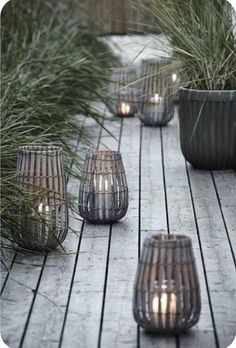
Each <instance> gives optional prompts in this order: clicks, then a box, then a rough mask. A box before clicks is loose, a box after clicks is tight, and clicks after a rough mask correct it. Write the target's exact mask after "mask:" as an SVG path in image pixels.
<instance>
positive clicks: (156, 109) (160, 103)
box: [149, 93, 165, 119]
mask: <svg viewBox="0 0 236 348" xmlns="http://www.w3.org/2000/svg"><path fill="white" fill-rule="evenodd" d="M149 112H150V113H151V114H152V115H155V118H158V119H161V118H162V115H163V113H164V112H165V104H164V100H163V97H161V96H160V95H159V93H155V94H154V96H153V97H151V98H150V104H149Z"/></svg>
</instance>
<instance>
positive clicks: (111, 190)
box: [79, 150, 128, 224]
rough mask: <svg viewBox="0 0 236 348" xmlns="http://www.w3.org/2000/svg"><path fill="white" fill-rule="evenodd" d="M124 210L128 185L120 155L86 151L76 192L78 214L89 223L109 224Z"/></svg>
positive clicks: (126, 203)
mask: <svg viewBox="0 0 236 348" xmlns="http://www.w3.org/2000/svg"><path fill="white" fill-rule="evenodd" d="M127 209H128V186H127V182H126V176H125V170H124V166H123V162H122V158H121V154H120V153H119V152H116V151H110V150H108V151H107V150H106V151H98V150H96V151H89V152H87V154H86V159H85V163H84V170H83V179H82V181H81V183H80V189H79V212H80V215H81V216H82V217H83V218H85V219H86V220H87V221H89V222H91V223H95V224H96V223H97V224H99V223H101V224H105V223H112V222H115V221H117V220H119V219H121V218H123V217H124V216H125V214H126V212H127Z"/></svg>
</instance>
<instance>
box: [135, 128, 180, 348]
mask: <svg viewBox="0 0 236 348" xmlns="http://www.w3.org/2000/svg"><path fill="white" fill-rule="evenodd" d="M160 135H161V134H160V128H156V127H155V128H153V127H142V139H141V140H142V151H141V207H140V215H141V216H140V218H141V246H142V243H143V240H144V239H145V238H146V237H148V236H150V235H153V234H155V233H160V232H162V233H167V231H168V224H167V213H166V198H165V190H164V177H163V163H162V144H161V136H160ZM139 340H140V348H142V347H143V348H152V347H153V348H154V347H156V346H157V344H158V346H159V347H163V348H175V347H176V339H175V337H173V336H172V337H168V338H167V337H165V336H161V335H158V336H156V335H153V334H150V333H147V332H145V331H144V330H142V329H141V328H140V338H139Z"/></svg>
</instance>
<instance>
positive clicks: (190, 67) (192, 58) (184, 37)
mask: <svg viewBox="0 0 236 348" xmlns="http://www.w3.org/2000/svg"><path fill="white" fill-rule="evenodd" d="M148 10H149V12H150V13H151V14H152V15H153V16H154V17H155V18H156V25H157V26H158V28H159V29H160V31H161V32H164V33H165V34H166V35H167V37H168V39H169V43H170V46H171V48H172V50H173V56H174V58H175V59H176V60H178V61H179V62H180V64H181V69H182V77H184V78H183V79H184V81H185V83H187V85H188V87H190V88H194V89H202V90H204V89H205V90H235V89H236V27H235V20H234V19H233V16H235V12H233V11H234V10H233V8H232V7H231V6H230V5H229V3H228V2H227V1H226V0H152V1H151V2H150V4H149V7H148ZM234 18H235V17H234Z"/></svg>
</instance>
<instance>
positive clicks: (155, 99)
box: [150, 93, 163, 105]
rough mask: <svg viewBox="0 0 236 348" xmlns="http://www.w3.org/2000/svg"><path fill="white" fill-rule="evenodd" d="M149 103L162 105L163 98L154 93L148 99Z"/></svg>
mask: <svg viewBox="0 0 236 348" xmlns="http://www.w3.org/2000/svg"><path fill="white" fill-rule="evenodd" d="M150 101H151V103H155V104H160V105H161V104H162V101H163V98H162V97H160V96H159V93H155V95H154V97H151V98H150Z"/></svg>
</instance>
